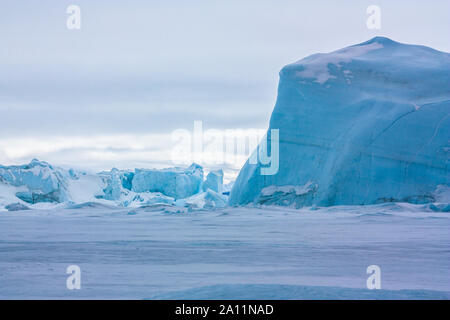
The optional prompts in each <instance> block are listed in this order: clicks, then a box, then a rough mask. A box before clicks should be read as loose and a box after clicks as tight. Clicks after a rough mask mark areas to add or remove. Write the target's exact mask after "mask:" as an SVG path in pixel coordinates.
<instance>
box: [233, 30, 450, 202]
mask: <svg viewBox="0 0 450 320" xmlns="http://www.w3.org/2000/svg"><path fill="white" fill-rule="evenodd" d="M269 129H279V135H280V144H279V170H278V172H277V173H276V174H275V175H265V176H264V175H261V174H260V170H259V169H260V165H251V164H249V163H248V162H247V163H246V164H245V165H244V167H243V168H242V170H241V172H240V174H239V177H238V179H237V181H236V182H235V184H234V187H233V189H232V191H231V194H230V204H232V205H236V204H247V203H265V204H281V205H293V206H297V207H298V206H304V205H313V204H315V205H324V206H329V205H339V204H371V203H377V202H385V201H406V202H414V203H421V202H432V201H436V200H437V199H436V190H437V189H439V186H448V185H450V172H449V165H450V163H449V159H450V54H448V53H445V52H439V51H436V50H433V49H431V48H428V47H424V46H416V45H406V44H401V43H397V42H394V41H392V40H390V39H387V38H381V37H376V38H374V39H371V40H369V41H367V42H364V43H361V44H358V45H354V46H350V47H347V48H344V49H341V50H338V51H335V52H331V53H327V54H315V55H312V56H309V57H307V58H305V59H303V60H300V61H298V62H295V63H293V64H290V65H287V66H286V67H284V68H283V69H282V70H281V72H280V82H279V88H278V98H277V102H276V105H275V109H274V111H273V113H272V117H271V120H270V127H269Z"/></svg>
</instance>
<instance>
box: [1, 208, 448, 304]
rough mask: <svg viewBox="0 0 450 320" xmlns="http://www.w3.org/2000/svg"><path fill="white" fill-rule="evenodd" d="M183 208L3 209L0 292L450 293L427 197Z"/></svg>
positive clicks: (444, 238)
mask: <svg viewBox="0 0 450 320" xmlns="http://www.w3.org/2000/svg"><path fill="white" fill-rule="evenodd" d="M180 209H181V208H178V209H176V207H173V206H170V205H151V206H146V207H143V208H135V209H131V208H130V209H129V208H117V207H116V208H114V207H107V206H105V205H100V204H94V203H91V204H86V205H84V206H77V207H76V208H74V209H54V210H26V211H15V212H2V213H0V234H1V235H2V236H1V240H0V251H1V252H2V254H1V255H0V285H1V288H2V290H0V298H2V299H15V298H18V299H31V298H37V299H47V298H64V299H81V298H88V299H103V298H108V299H116V298H124V299H128V298H134V299H167V298H171V299H177V298H183V299H185V298H186V299H195V298H205V299H214V298H224V299H230V298H243V299H250V298H252V299H257V298H261V299H262V298H264V299H296V298H298V299H320V298H336V299H361V298H366V299H367V298H368V299H418V298H425V299H427V298H436V299H449V298H450V294H449V292H450V273H449V270H450V251H449V250H448V248H449V247H450V233H449V229H450V215H449V212H439V211H435V210H436V209H434V210H433V208H432V206H430V205H428V204H427V205H413V204H405V203H403V204H402V203H388V204H379V205H370V206H337V207H326V208H321V207H317V208H315V207H312V208H302V209H298V210H296V209H290V208H283V207H261V208H250V207H249V208H246V207H240V208H239V207H238V208H231V207H228V208H222V209H216V210H199V211H193V212H192V211H183V210H180ZM72 264H76V265H78V266H80V268H81V272H82V282H81V290H68V289H66V279H67V276H68V275H67V274H66V268H67V266H68V265H72ZM373 264H375V265H378V266H380V268H381V286H382V290H380V291H378V290H368V289H367V288H366V280H367V277H368V275H367V274H366V268H367V267H368V266H369V265H373ZM399 290H400V291H399Z"/></svg>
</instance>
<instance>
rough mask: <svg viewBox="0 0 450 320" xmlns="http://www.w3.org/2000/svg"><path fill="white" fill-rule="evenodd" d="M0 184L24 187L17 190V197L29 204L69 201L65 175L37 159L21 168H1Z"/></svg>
mask: <svg viewBox="0 0 450 320" xmlns="http://www.w3.org/2000/svg"><path fill="white" fill-rule="evenodd" d="M0 183H2V184H4V185H7V186H12V187H22V188H17V192H16V193H15V196H16V197H17V198H18V199H20V200H22V201H23V202H26V203H29V204H35V203H38V202H63V201H66V200H68V192H67V183H66V177H65V173H64V172H63V171H61V170H59V169H57V168H54V167H53V166H51V165H50V164H48V163H47V162H43V161H39V160H36V159H33V160H32V161H31V162H30V163H29V164H26V165H21V166H9V167H6V166H0ZM10 190H15V189H13V188H10Z"/></svg>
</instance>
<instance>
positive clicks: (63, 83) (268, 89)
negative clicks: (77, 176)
mask: <svg viewBox="0 0 450 320" xmlns="http://www.w3.org/2000/svg"><path fill="white" fill-rule="evenodd" d="M70 4H76V5H78V6H80V8H81V30H68V29H67V27H66V19H67V17H68V14H67V13H66V9H67V7H68V6H69V5H70ZM371 4H376V5H378V6H379V7H380V8H381V30H369V29H368V28H367V27H366V20H367V17H368V15H367V14H366V8H367V7H368V6H369V5H371ZM0 6H1V7H0V42H1V44H0V114H1V116H0V120H1V125H0V163H1V164H12V163H22V162H28V161H29V160H30V159H31V158H34V157H38V158H40V159H42V160H47V161H49V162H52V163H55V164H57V165H63V166H75V167H86V166H88V167H92V168H95V169H107V168H111V167H112V166H116V167H119V168H134V167H136V166H137V167H155V166H156V167H160V166H170V165H171V164H170V159H168V158H167V152H168V150H169V149H170V133H171V132H172V131H173V130H175V129H177V128H186V129H192V127H193V122H194V120H202V121H203V125H204V127H205V128H218V129H226V128H257V129H264V128H267V126H268V121H269V118H270V114H271V112H272V109H273V106H274V103H275V99H276V90H277V83H278V72H279V70H280V69H281V68H282V67H283V66H284V65H286V64H288V63H291V62H293V61H296V60H299V59H301V58H303V57H305V56H307V55H310V54H313V53H316V52H329V51H333V50H336V49H340V48H342V47H345V46H348V45H352V44H356V43H360V42H363V41H366V40H368V39H370V38H372V37H373V36H376V35H383V36H387V37H390V38H392V39H393V40H396V41H400V42H406V43H415V44H422V45H427V46H431V47H433V48H435V49H438V50H441V51H446V52H449V51H450V41H449V39H450V35H449V30H450V1H414V0H407V1H406V0H405V1H390V0H388V1H376V2H374V1H361V0H359V1H318V0H314V1H280V0H269V1H264V0H258V1H243V0H239V1H235V0H226V1H225V0H221V1H214V0H208V1H206V0H203V1H197V0H191V1H181V0H180V1H177V0H172V1H167V0H161V1H152V0H147V1H138V0H128V1H108V0H71V1H65V0H53V1H49V0H40V1H32V0H30V1H25V0H2V1H1V4H0ZM136 143H137V147H136ZM133 144H134V145H133Z"/></svg>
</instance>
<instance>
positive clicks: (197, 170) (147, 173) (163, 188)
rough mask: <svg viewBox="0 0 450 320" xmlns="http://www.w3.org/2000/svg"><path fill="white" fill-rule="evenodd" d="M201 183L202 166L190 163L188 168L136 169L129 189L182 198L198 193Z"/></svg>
mask: <svg viewBox="0 0 450 320" xmlns="http://www.w3.org/2000/svg"><path fill="white" fill-rule="evenodd" d="M202 183H203V168H202V167H201V166H199V165H197V164H195V163H194V164H192V165H191V166H190V167H188V168H179V167H175V168H167V169H161V170H157V169H136V171H135V173H134V177H133V180H132V188H131V190H132V191H133V192H136V193H140V192H160V193H162V194H164V195H166V196H169V197H173V198H175V199H184V198H187V197H190V196H192V195H194V194H196V193H199V192H200V191H201V188H202Z"/></svg>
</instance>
